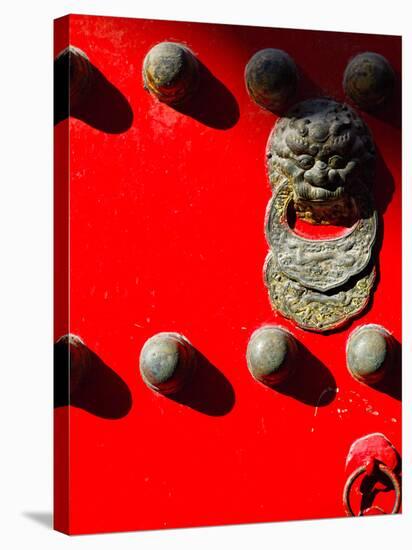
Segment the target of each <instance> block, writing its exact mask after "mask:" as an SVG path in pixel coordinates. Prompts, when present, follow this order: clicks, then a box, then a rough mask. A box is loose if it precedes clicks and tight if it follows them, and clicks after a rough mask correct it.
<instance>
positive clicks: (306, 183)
mask: <svg viewBox="0 0 412 550" xmlns="http://www.w3.org/2000/svg"><path fill="white" fill-rule="evenodd" d="M267 159H268V171H269V177H270V181H271V183H272V185H274V186H275V185H276V184H277V183H279V182H280V181H282V179H285V178H287V179H288V180H289V181H290V183H291V185H292V188H293V193H294V201H295V204H297V205H298V210H299V206H300V208H301V209H302V204H303V205H304V208H307V207H308V204H309V205H310V204H311V203H312V204H311V206H310V208H311V209H312V210H313V209H315V210H316V207H317V205H318V206H319V205H321V204H323V205H325V206H327V205H329V204H332V203H334V204H337V203H342V204H344V203H345V200H346V201H347V199H348V197H350V196H351V195H353V194H354V192H355V193H356V186H357V184H358V182H359V181H362V183H367V182H368V180H370V177H371V172H372V170H373V163H374V159H375V150H374V145H373V141H372V138H371V135H370V132H369V130H368V128H367V126H366V124H365V123H364V122H363V121H362V119H361V118H360V117H359V116H358V115H357V114H356V113H355V112H354V111H353V110H352V109H351V108H350V107H349V106H348V105H345V104H342V103H338V102H336V101H334V100H331V99H328V98H320V99H311V100H306V101H303V102H302V103H299V104H298V105H296V106H295V107H293V108H292V109H291V110H290V111H289V113H288V114H287V115H286V116H284V117H282V118H280V119H279V120H278V122H277V123H276V124H275V127H274V129H273V131H272V133H271V136H270V138H269V142H268V147H267ZM323 212H325V209H323ZM326 215H327V214H326ZM310 221H314V220H313V219H312V220H310ZM323 222H324V223H327V220H323Z"/></svg>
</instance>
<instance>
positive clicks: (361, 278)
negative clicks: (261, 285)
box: [264, 98, 377, 331]
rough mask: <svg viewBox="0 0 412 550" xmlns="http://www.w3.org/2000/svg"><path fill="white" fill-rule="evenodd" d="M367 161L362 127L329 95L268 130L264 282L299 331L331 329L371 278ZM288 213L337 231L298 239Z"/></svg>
mask: <svg viewBox="0 0 412 550" xmlns="http://www.w3.org/2000/svg"><path fill="white" fill-rule="evenodd" d="M374 160H375V149H374V145H373V141H372V137H371V134H370V132H369V130H368V128H367V126H366V124H365V123H364V122H363V121H362V119H361V118H360V117H359V116H358V115H357V114H356V113H355V112H354V111H353V110H352V109H351V108H350V107H348V106H347V105H345V104H342V103H338V102H336V101H334V100H331V99H328V98H320V99H311V100H306V101H303V102H302V103H299V104H298V105H296V106H295V107H293V108H292V109H291V110H290V111H289V113H288V114H287V115H286V116H284V117H282V118H279V119H278V121H277V123H276V124H275V126H274V128H273V130H272V132H271V135H270V137H269V141H268V146H267V163H268V175H269V180H270V184H271V187H272V190H273V196H272V198H271V200H270V202H269V204H268V207H267V212H266V224H265V225H266V229H265V230H266V238H267V242H268V244H269V246H270V251H269V254H268V256H267V258H266V262H265V267H264V279H265V284H266V286H267V288H268V290H269V297H270V301H271V303H272V306H273V308H274V309H275V310H277V311H278V312H280V313H281V314H282V315H283V316H284V317H286V318H288V319H291V320H292V321H294V322H295V323H296V324H297V325H299V326H300V327H302V328H304V329H307V330H313V331H326V330H331V329H334V328H337V327H339V326H341V325H342V324H344V323H345V322H346V321H348V320H349V319H350V318H351V317H353V316H354V315H357V314H359V313H360V312H361V311H362V310H363V309H364V308H365V306H366V305H367V303H368V300H369V297H370V294H371V291H372V288H373V284H374V279H375V267H374V260H373V248H374V243H375V239H376V231H377V214H376V210H375V207H374V204H373V198H372V194H371V191H370V183H371V180H372V174H373V164H374ZM292 210H294V215H295V217H296V218H297V219H300V220H303V221H305V222H309V223H311V224H319V225H325V224H329V225H338V226H343V232H341V233H340V235H339V236H338V237H336V238H331V239H324V238H323V239H314V238H313V239H312V238H304V237H303V236H300V235H299V234H297V232H295V231H294V230H293V229H292V227H291V225H290V224H289V221H288V220H289V219H290V214H291V212H292Z"/></svg>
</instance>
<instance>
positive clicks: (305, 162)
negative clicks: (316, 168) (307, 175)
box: [298, 155, 315, 170]
mask: <svg viewBox="0 0 412 550" xmlns="http://www.w3.org/2000/svg"><path fill="white" fill-rule="evenodd" d="M298 164H299V166H300V167H301V168H303V169H304V170H309V168H312V166H313V165H314V164H315V159H314V158H313V157H311V156H310V155H302V156H301V157H299V158H298Z"/></svg>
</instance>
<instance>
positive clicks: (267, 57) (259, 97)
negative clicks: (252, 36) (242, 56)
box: [245, 48, 298, 112]
mask: <svg viewBox="0 0 412 550" xmlns="http://www.w3.org/2000/svg"><path fill="white" fill-rule="evenodd" d="M245 82H246V88H247V90H248V92H249V95H250V97H251V98H252V99H253V101H255V102H256V103H257V104H258V105H260V106H261V107H263V108H265V109H268V110H269V111H273V112H278V111H279V110H281V109H282V108H283V107H284V106H285V105H286V104H287V103H288V102H289V100H290V99H291V98H292V97H293V95H294V94H295V92H296V89H297V85H298V71H297V68H296V65H295V62H294V61H293V59H292V58H291V57H290V55H289V54H287V53H286V52H284V51H283V50H277V49H274V48H267V49H264V50H260V51H258V52H256V53H255V54H254V55H253V56H252V57H251V58H250V60H249V62H248V64H247V65H246V69H245Z"/></svg>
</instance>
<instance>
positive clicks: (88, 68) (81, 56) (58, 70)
mask: <svg viewBox="0 0 412 550" xmlns="http://www.w3.org/2000/svg"><path fill="white" fill-rule="evenodd" d="M54 70H55V76H56V79H57V80H58V81H59V82H58V83H59V84H60V86H61V87H63V88H64V87H66V86H69V90H70V92H69V93H70V110H72V109H73V108H74V107H76V105H77V104H78V103H80V102H81V101H82V100H84V98H85V96H86V95H87V93H88V92H89V90H90V88H91V86H92V84H93V80H94V72H93V67H92V65H91V63H90V61H89V58H88V57H87V55H86V54H85V53H84V51H83V50H81V49H80V48H76V46H68V47H67V48H65V49H64V50H62V51H61V52H60V53H59V55H58V56H57V57H56V60H55V69H54Z"/></svg>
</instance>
